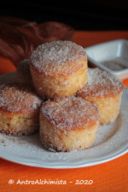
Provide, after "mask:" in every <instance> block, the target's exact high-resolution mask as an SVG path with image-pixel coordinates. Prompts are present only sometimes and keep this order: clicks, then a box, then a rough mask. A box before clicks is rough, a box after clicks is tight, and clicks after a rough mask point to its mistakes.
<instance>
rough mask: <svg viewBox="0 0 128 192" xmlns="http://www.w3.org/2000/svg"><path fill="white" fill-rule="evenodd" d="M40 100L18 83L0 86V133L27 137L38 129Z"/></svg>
mask: <svg viewBox="0 0 128 192" xmlns="http://www.w3.org/2000/svg"><path fill="white" fill-rule="evenodd" d="M40 105H41V99H40V98H39V97H38V96H37V95H36V94H35V93H34V92H33V91H32V90H31V89H30V88H28V87H26V86H25V85H24V84H20V83H10V84H9V83H6V84H0V132H2V133H6V134H11V135H29V134H32V133H34V132H35V131H36V130H37V129H38V125H39V120H38V116H39V108H40Z"/></svg>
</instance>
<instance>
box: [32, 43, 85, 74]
mask: <svg viewBox="0 0 128 192" xmlns="http://www.w3.org/2000/svg"><path fill="white" fill-rule="evenodd" d="M81 57H84V59H86V53H85V50H84V49H83V47H82V46H80V45H77V44H76V43H74V42H71V41H61V40H59V41H52V42H50V43H44V44H42V45H40V46H38V47H37V49H36V50H35V51H33V53H32V55H31V58H30V60H31V63H32V65H33V66H34V67H35V68H36V69H38V71H39V72H44V73H45V74H48V73H54V72H58V73H62V72H71V70H72V71H73V68H74V67H76V65H77V64H76V62H75V64H73V63H72V62H73V61H76V60H79V59H80V58H81ZM79 65H80V63H79V64H78V66H79Z"/></svg>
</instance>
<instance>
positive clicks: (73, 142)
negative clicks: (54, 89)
mask: <svg viewBox="0 0 128 192" xmlns="http://www.w3.org/2000/svg"><path fill="white" fill-rule="evenodd" d="M98 125H99V114H98V110H97V108H96V107H95V106H94V105H93V104H91V103H89V102H88V101H85V100H84V99H82V98H79V97H75V96H71V97H65V98H57V99H56V100H54V101H50V100H48V101H46V102H45V103H43V104H42V106H41V112H40V138H41V142H42V144H43V146H44V147H45V148H47V149H54V150H57V151H71V150H77V149H84V148H87V147H89V146H91V145H92V144H93V143H94V141H95V135H96V131H97V128H98Z"/></svg>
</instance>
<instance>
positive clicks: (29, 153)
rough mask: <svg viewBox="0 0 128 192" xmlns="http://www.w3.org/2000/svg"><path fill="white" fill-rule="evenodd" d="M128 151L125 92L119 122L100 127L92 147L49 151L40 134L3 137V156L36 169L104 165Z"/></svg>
mask: <svg viewBox="0 0 128 192" xmlns="http://www.w3.org/2000/svg"><path fill="white" fill-rule="evenodd" d="M127 152H128V90H125V91H124V94H123V99H122V104H121V110H120V114H119V116H118V118H117V120H116V121H115V122H114V123H113V124H111V125H107V126H103V127H100V128H99V130H98V132H97V138H96V142H95V144H94V146H93V147H91V148H89V149H86V150H83V151H74V152H65V153H64V152H59V153H58V152H56V153H55V152H49V151H46V150H44V149H43V148H42V146H41V144H40V141H39V137H38V135H33V136H27V137H12V136H6V135H4V134H0V157H1V158H3V159H7V160H10V161H13V162H17V163H20V164H24V165H29V166H34V167H48V168H77V167H87V166H92V165H97V164H101V163H104V162H107V161H110V160H112V159H115V158H117V157H119V156H121V155H123V154H125V153H127Z"/></svg>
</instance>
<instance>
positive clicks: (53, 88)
mask: <svg viewBox="0 0 128 192" xmlns="http://www.w3.org/2000/svg"><path fill="white" fill-rule="evenodd" d="M30 71H31V75H32V79H33V83H34V86H35V89H36V91H37V93H38V94H39V95H40V96H42V97H46V98H54V97H55V96H70V95H74V94H75V93H76V91H78V90H79V89H80V88H82V87H83V86H84V85H85V84H86V82H87V76H88V75H87V56H86V53H85V50H84V49H83V47H81V46H80V45H77V44H76V43H74V42H71V41H61V40H59V41H52V42H50V43H44V44H42V45H40V46H38V47H37V49H36V50H35V51H33V53H32V55H31V58H30Z"/></svg>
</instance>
